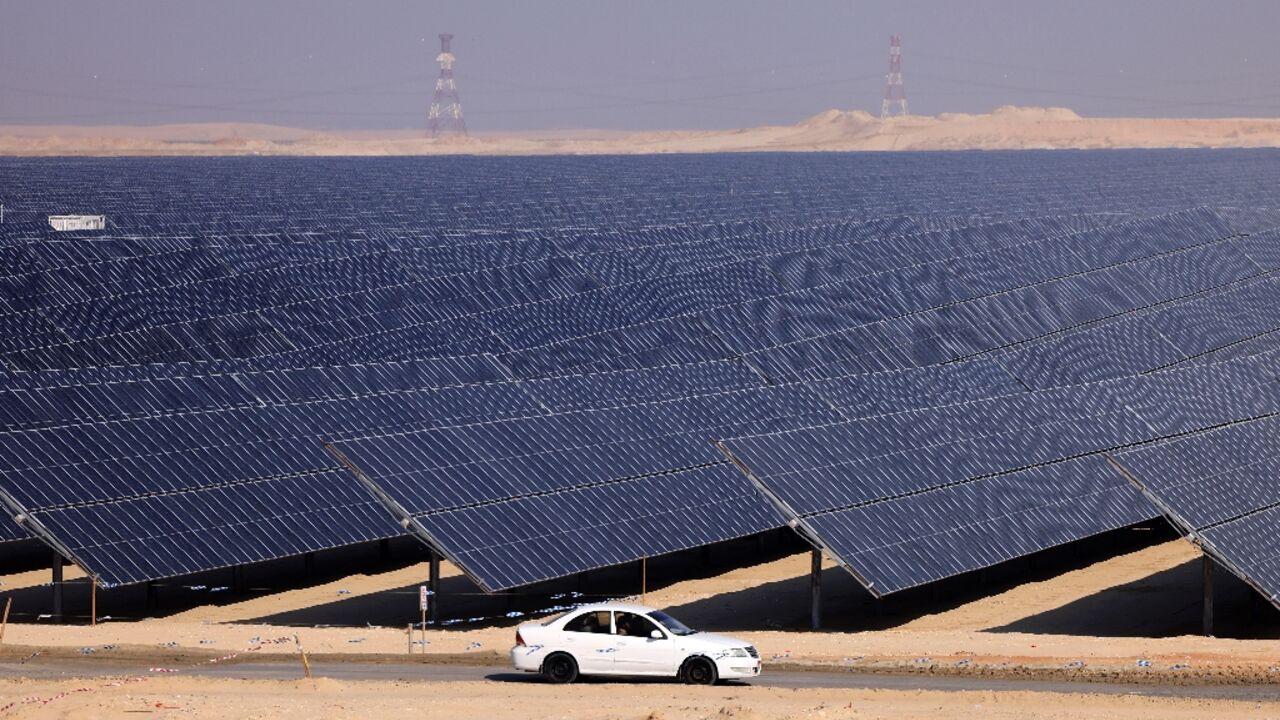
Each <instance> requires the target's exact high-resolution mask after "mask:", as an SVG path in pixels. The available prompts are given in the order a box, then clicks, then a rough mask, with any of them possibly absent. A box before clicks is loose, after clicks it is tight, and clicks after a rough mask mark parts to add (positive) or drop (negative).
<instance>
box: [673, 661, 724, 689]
mask: <svg viewBox="0 0 1280 720" xmlns="http://www.w3.org/2000/svg"><path fill="white" fill-rule="evenodd" d="M680 679H681V680H683V681H685V682H686V683H688V684H689V685H715V684H716V682H717V681H718V680H719V679H720V673H719V672H717V671H716V664H715V663H713V662H711V658H707V657H702V656H701V655H697V656H694V657H691V658H689V659H688V660H685V661H684V665H681V666H680Z"/></svg>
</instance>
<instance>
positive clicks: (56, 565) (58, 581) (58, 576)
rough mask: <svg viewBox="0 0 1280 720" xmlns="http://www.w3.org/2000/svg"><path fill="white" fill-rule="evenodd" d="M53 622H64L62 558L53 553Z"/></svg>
mask: <svg viewBox="0 0 1280 720" xmlns="http://www.w3.org/2000/svg"><path fill="white" fill-rule="evenodd" d="M53 621H54V622H55V623H61V622H62V556H61V555H59V554H58V553H57V552H56V551H55V552H54V553H53Z"/></svg>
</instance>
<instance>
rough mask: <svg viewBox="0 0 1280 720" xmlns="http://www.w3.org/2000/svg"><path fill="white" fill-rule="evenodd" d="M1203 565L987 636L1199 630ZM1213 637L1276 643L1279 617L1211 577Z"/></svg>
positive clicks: (1236, 584) (1191, 564)
mask: <svg viewBox="0 0 1280 720" xmlns="http://www.w3.org/2000/svg"><path fill="white" fill-rule="evenodd" d="M1201 573H1202V566H1201V561H1200V560H1199V559H1196V560H1190V561H1188V562H1185V563H1182V564H1181V565H1178V566H1176V567H1172V568H1169V569H1167V570H1163V571H1161V572H1157V573H1152V574H1151V575H1149V576H1147V577H1144V578H1141V579H1139V580H1135V581H1133V582H1128V583H1123V584H1120V585H1116V586H1114V587H1110V588H1107V589H1106V590H1103V591H1101V592H1098V593H1094V594H1093V595H1089V596H1088V597H1083V598H1080V599H1078V600H1076V601H1074V602H1071V603H1068V604H1066V605H1063V606H1062V607H1059V608H1055V609H1053V610H1050V611H1047V612H1042V613H1038V614H1036V615H1031V616H1029V617H1025V618H1022V619H1020V620H1017V621H1015V622H1011V623H1009V624H1007V625H1002V626H1000V627H996V628H991V629H990V630H989V632H997V633H1000V632H1018V633H1046V634H1055V635H1089V636H1095V637H1153V638H1155V637H1174V636H1178V635H1198V634H1200V633H1201V631H1202V626H1201V622H1202V610H1203V605H1202V598H1203V585H1202V574H1201ZM1213 585H1214V635H1215V636H1216V637H1224V638H1240V639H1259V638H1266V639H1274V638H1280V612H1277V611H1276V609H1275V608H1274V607H1272V606H1271V605H1270V604H1269V603H1267V602H1266V601H1265V600H1263V598H1262V596H1261V595H1259V594H1258V593H1257V592H1255V591H1254V590H1253V589H1252V588H1250V587H1249V586H1248V585H1246V584H1245V583H1244V582H1243V581H1242V580H1240V579H1239V578H1237V577H1235V576H1234V575H1232V574H1230V573H1228V572H1226V571H1224V570H1218V571H1217V572H1215V573H1214V580H1213Z"/></svg>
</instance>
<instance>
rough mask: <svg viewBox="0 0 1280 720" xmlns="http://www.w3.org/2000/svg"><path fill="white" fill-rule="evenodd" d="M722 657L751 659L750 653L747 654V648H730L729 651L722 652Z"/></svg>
mask: <svg viewBox="0 0 1280 720" xmlns="http://www.w3.org/2000/svg"><path fill="white" fill-rule="evenodd" d="M720 657H734V658H744V657H751V655H750V653H748V652H747V649H746V648H740V647H736V648H729V649H728V650H725V651H724V652H721V653H720Z"/></svg>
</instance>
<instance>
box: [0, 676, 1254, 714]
mask: <svg viewBox="0 0 1280 720" xmlns="http://www.w3.org/2000/svg"><path fill="white" fill-rule="evenodd" d="M105 685H106V683H103V682H98V683H85V682H74V681H70V682H68V681H63V682H56V683H51V682H26V683H22V684H21V685H18V686H16V687H15V686H12V685H11V686H10V687H4V688H3V690H4V691H8V692H10V693H13V695H12V696H11V697H13V698H14V699H15V700H13V701H16V702H23V701H24V700H33V701H34V702H30V703H29V704H26V705H21V706H18V707H16V708H15V709H14V711H13V714H12V716H14V717H23V718H33V719H34V718H98V717H121V716H124V715H125V714H126V713H128V714H131V715H132V714H135V713H136V714H148V715H154V716H156V717H183V718H228V717H244V718H262V719H264V720H265V719H269V718H285V717H303V718H369V717H378V716H381V717H391V716H393V715H398V716H402V717H405V716H412V717H425V718H464V717H469V718H492V719H494V720H506V719H508V718H510V719H512V720H514V719H516V718H519V719H521V720H525V719H526V718H530V717H534V718H565V719H569V720H578V719H582V720H586V719H587V718H590V719H592V720H604V719H608V718H619V719H623V718H625V719H634V720H677V719H679V720H685V719H688V720H693V719H695V718H717V719H719V720H725V719H728V718H733V719H735V720H756V719H759V718H795V719H797V720H799V719H801V718H804V719H813V720H817V719H819V718H822V719H824V720H825V719H832V720H835V719H838V718H926V717H927V718H932V719H934V720H949V719H952V718H955V719H961V718H963V719H965V720H969V719H970V718H972V717H973V716H974V715H975V713H980V714H981V715H982V716H983V717H985V718H1068V717H1070V718H1099V719H1102V718H1120V717H1134V718H1139V717H1160V718H1168V719H1170V720H1173V719H1177V718H1208V717H1213V718H1263V717H1280V704H1268V703H1253V702H1238V701H1226V700H1212V701H1209V700H1189V699H1173V698H1150V697H1137V696H1100V695H1084V694H1048V693H1021V692H1005V693H993V692H955V693H951V692H927V691H914V692H908V691H884V690H824V689H806V690H804V691H795V690H783V689H774V688H752V687H742V688H678V689H675V691H674V692H673V688H672V687H670V686H664V685H618V684H609V685H595V686H592V685H579V686H576V687H574V688H573V689H572V691H571V692H566V691H565V690H564V689H562V688H557V687H554V686H547V685H528V684H519V685H516V686H501V685H494V684H492V683H449V684H439V685H431V686H430V687H429V691H430V693H431V696H430V697H424V695H423V690H422V688H421V687H419V686H415V685H413V684H410V683H383V682H376V683H375V682H368V683H353V682H341V681H335V680H317V681H316V682H314V683H308V682H306V681H296V682H263V681H246V680H205V679H188V678H156V679H151V680H148V681H145V682H142V683H136V684H124V685H118V686H114V687H111V686H105ZM74 691H84V692H79V693H77V694H76V695H74V696H71V697H67V698H59V699H56V700H53V701H51V702H48V703H45V704H42V703H40V702H39V701H40V700H43V699H45V698H49V697H52V696H54V695H55V694H56V693H61V692H74ZM5 702H10V701H0V706H3V704H4V703H5ZM2 712H3V711H0V716H4V715H3V714H2Z"/></svg>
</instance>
